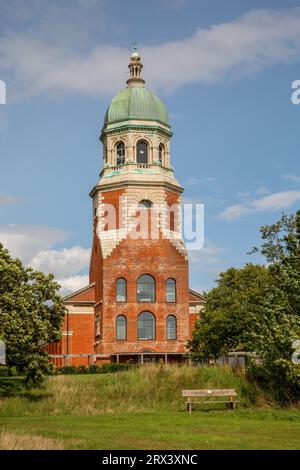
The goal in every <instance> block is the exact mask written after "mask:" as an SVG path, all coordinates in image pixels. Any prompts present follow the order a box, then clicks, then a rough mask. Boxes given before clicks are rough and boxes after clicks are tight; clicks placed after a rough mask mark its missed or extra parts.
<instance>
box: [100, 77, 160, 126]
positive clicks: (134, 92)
mask: <svg viewBox="0 0 300 470" xmlns="http://www.w3.org/2000/svg"><path fill="white" fill-rule="evenodd" d="M129 119H138V120H148V121H159V122H160V123H162V124H165V125H167V126H169V119H168V112H167V109H166V107H165V105H164V104H163V102H162V101H161V100H160V99H159V98H158V97H157V96H156V95H155V94H154V93H152V92H151V91H150V90H148V88H146V87H144V86H128V87H127V88H125V89H124V90H122V91H120V93H118V94H117V95H116V96H115V97H114V98H113V100H112V102H111V104H110V106H109V107H108V109H107V111H106V113H105V117H104V126H106V125H108V124H113V123H117V122H120V121H128V120H129Z"/></svg>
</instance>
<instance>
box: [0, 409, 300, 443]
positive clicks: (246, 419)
mask: <svg viewBox="0 0 300 470" xmlns="http://www.w3.org/2000/svg"><path fill="white" fill-rule="evenodd" d="M0 425H1V428H2V429H3V428H4V429H5V432H8V433H11V435H14V436H16V435H18V434H20V435H24V434H26V435H29V436H39V437H42V438H50V439H51V442H53V444H54V445H53V447H54V448H56V443H57V444H59V447H58V448H61V447H62V448H63V449H106V450H109V449H111V450H113V449H164V450H167V449H169V450H170V449H300V417H299V412H291V411H276V412H274V413H272V412H269V411H238V410H237V411H233V412H232V411H209V412H203V411H200V412H194V413H192V414H191V415H188V414H187V413H186V414H185V413H184V412H170V413H168V412H165V411H164V412H153V413H151V412H149V413H116V414H112V413H110V414H103V415H100V416H60V415H58V416H51V415H50V416H47V415H46V416H45V415H42V416H34V417H32V416H18V417H13V418H11V417H6V418H5V417H1V418H0ZM56 441H57V442H56Z"/></svg>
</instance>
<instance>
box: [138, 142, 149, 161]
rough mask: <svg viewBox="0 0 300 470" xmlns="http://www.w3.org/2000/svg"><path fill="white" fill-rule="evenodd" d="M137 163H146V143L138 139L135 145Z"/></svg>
mask: <svg viewBox="0 0 300 470" xmlns="http://www.w3.org/2000/svg"><path fill="white" fill-rule="evenodd" d="M136 161H137V163H148V144H147V142H146V141H145V140H139V141H138V143H137V146H136Z"/></svg>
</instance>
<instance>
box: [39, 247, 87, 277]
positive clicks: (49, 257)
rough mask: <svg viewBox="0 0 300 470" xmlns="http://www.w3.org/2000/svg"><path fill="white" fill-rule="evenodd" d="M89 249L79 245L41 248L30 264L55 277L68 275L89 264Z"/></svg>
mask: <svg viewBox="0 0 300 470" xmlns="http://www.w3.org/2000/svg"><path fill="white" fill-rule="evenodd" d="M90 255H91V251H90V249H87V248H82V247H81V246H73V247H72V248H63V249H62V250H43V251H40V252H39V253H37V255H36V256H34V257H33V258H32V259H31V261H30V265H31V266H32V267H33V268H34V269H36V270H38V271H43V272H45V273H53V274H54V275H55V276H56V277H57V278H61V277H63V278H64V277H68V276H71V275H72V274H74V273H77V272H80V271H81V270H82V269H85V268H87V267H88V266H89V262H90Z"/></svg>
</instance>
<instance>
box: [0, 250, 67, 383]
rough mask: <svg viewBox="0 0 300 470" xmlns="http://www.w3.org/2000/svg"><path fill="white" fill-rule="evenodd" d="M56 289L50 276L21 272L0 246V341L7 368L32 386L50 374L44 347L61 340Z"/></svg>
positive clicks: (60, 307)
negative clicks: (11, 367) (23, 377)
mask: <svg viewBox="0 0 300 470" xmlns="http://www.w3.org/2000/svg"><path fill="white" fill-rule="evenodd" d="M58 289H59V284H57V283H56V282H55V281H54V276H53V275H52V274H49V275H45V274H43V273H41V272H38V271H34V270H33V269H32V268H25V267H24V266H23V265H22V263H21V261H20V260H18V259H14V258H12V257H11V256H10V255H9V252H8V251H7V250H6V249H5V248H4V247H3V245H1V244H0V337H1V338H2V339H3V340H4V342H5V345H6V356H7V357H6V359H7V363H8V365H10V366H15V367H16V368H17V370H18V372H19V373H22V374H25V375H26V377H27V380H28V381H33V382H35V383H37V382H39V381H40V380H41V379H42V376H43V374H47V373H49V372H50V370H51V364H49V361H48V355H47V353H46V352H45V351H44V348H45V345H46V344H48V343H50V342H52V341H58V340H59V339H60V338H61V332H60V327H61V324H62V321H63V318H64V314H65V309H64V305H63V302H62V298H61V297H60V296H59V295H58Z"/></svg>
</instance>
